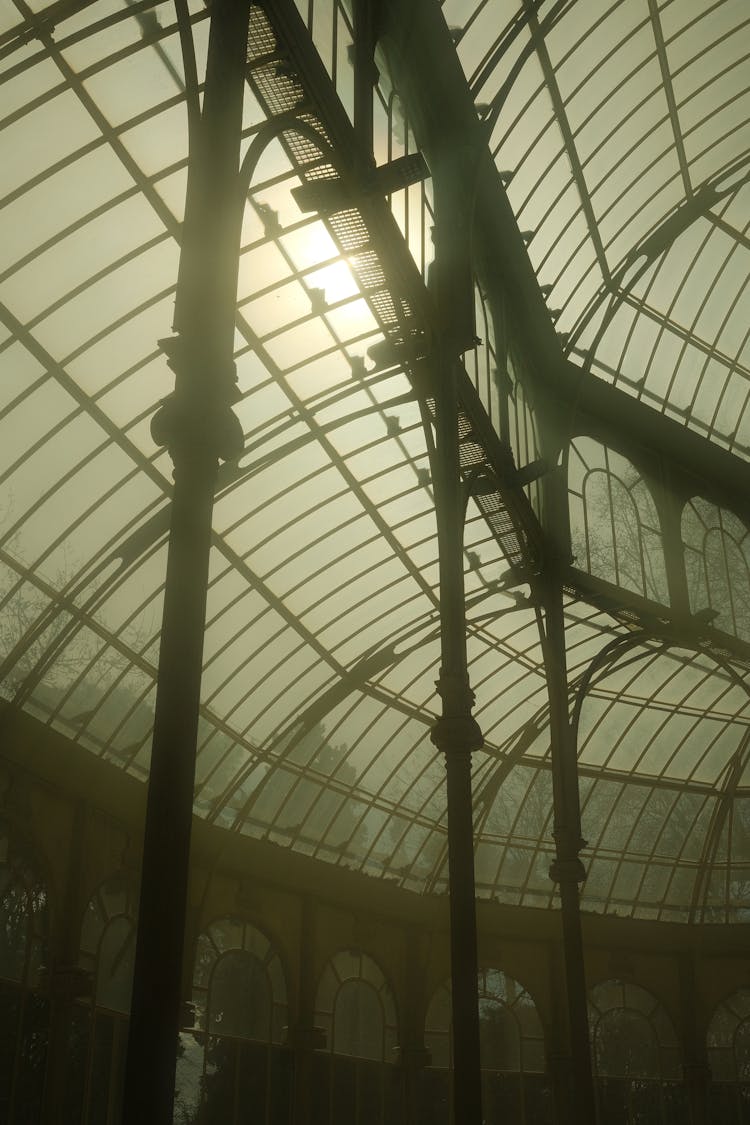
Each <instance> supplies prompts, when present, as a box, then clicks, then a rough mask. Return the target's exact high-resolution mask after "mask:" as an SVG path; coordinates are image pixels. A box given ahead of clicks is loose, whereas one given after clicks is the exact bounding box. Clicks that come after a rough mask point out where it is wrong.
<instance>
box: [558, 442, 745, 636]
mask: <svg viewBox="0 0 750 1125" xmlns="http://www.w3.org/2000/svg"><path fill="white" fill-rule="evenodd" d="M567 467H568V504H569V518H570V536H571V549H572V553H573V557H574V560H575V563H576V565H577V566H579V567H580V568H581V569H583V570H587V571H588V572H589V573H590V574H592V575H594V576H595V577H597V578H602V579H604V580H605V581H607V582H612V583H613V584H614V585H616V586H619V587H620V588H622V589H624V590H630V591H632V592H633V593H635V594H638V595H640V596H641V597H644V598H648V599H649V600H651V601H655V602H659V603H660V604H662V605H669V604H670V600H671V595H670V589H669V585H668V578H667V575H668V568H669V566H670V565H671V566H672V568H673V570H677V571H679V572H680V573H681V575H682V579H683V580H684V596H685V597H686V598H687V602H688V608H689V610H690V612H691V613H698V612H699V611H703V612H704V613H706V614H707V615H708V618H709V619H710V622H711V623H712V624H713V625H714V626H715V627H716V628H718V629H722V630H723V631H724V632H727V633H732V634H734V635H735V636H738V637H741V638H742V639H746V640H750V530H748V528H747V527H745V525H744V524H743V523H742V521H741V520H740V519H739V518H738V517H737V516H735V515H734V514H733V513H732V512H730V511H727V510H726V509H722V508H719V507H718V506H717V505H716V504H713V503H712V502H710V501H708V500H705V499H704V498H702V497H700V496H696V497H693V498H692V499H690V500H688V501H687V502H686V503H685V504H684V506H683V507H682V511H681V512H680V513H678V512H675V526H674V529H672V528H668V527H665V526H664V523H663V520H662V519H661V518H660V514H659V512H658V510H657V506H656V503H655V501H654V498H653V496H652V494H651V491H650V488H649V486H648V485H647V483H646V482H645V480H644V479H643V477H642V476H641V475H640V473H639V471H638V470H637V469H636V468H635V467H634V466H633V465H632V464H631V462H629V461H628V460H627V459H626V458H625V457H623V456H622V455H621V454H620V453H617V452H616V451H615V450H612V449H609V448H608V447H607V446H605V445H602V444H601V443H600V442H597V441H594V440H593V439H592V438H588V437H576V438H574V439H573V440H572V441H571V443H570V446H569V447H568V450H567ZM678 518H679V527H680V530H679V532H678V531H677V520H678ZM681 584H682V583H681Z"/></svg>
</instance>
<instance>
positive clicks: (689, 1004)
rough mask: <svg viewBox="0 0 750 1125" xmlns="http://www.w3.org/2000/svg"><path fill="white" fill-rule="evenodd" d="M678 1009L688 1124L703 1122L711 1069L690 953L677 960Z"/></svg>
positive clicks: (702, 1124) (707, 1113)
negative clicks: (678, 979)
mask: <svg viewBox="0 0 750 1125" xmlns="http://www.w3.org/2000/svg"><path fill="white" fill-rule="evenodd" d="M679 969H680V1008H681V1013H680V1014H681V1021H680V1022H681V1032H682V1034H681V1039H682V1054H683V1060H684V1062H683V1066H682V1075H683V1082H684V1084H685V1091H686V1094H687V1101H688V1112H689V1114H690V1125H707V1123H708V1120H709V1091H710V1086H711V1070H710V1068H709V1065H708V1053H707V1051H706V1028H705V1024H704V1022H703V1021H702V1020H701V1018H700V1003H699V1000H698V974H697V973H696V971H695V970H696V966H695V960H694V954H692V953H687V954H683V955H682V956H681V957H680V959H679Z"/></svg>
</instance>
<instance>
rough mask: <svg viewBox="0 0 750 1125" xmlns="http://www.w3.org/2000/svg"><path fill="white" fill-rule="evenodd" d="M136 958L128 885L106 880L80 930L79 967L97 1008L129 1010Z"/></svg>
mask: <svg viewBox="0 0 750 1125" xmlns="http://www.w3.org/2000/svg"><path fill="white" fill-rule="evenodd" d="M134 957H135V902H134V897H133V890H132V888H131V886H130V884H129V881H128V880H127V879H126V878H125V877H124V876H121V875H117V876H115V877H114V878H112V879H108V880H107V882H106V883H103V884H102V885H101V886H100V887H99V888H98V890H97V891H96V893H95V894H94V895H93V897H92V898H91V901H90V902H89V904H88V906H87V907H86V913H85V915H84V919H83V925H82V927H81V954H80V959H79V960H80V964H81V966H82V968H85V969H88V970H89V971H90V972H91V974H92V977H93V990H94V1000H95V1003H96V1006H97V1008H106V1009H108V1010H110V1011H113V1012H118V1013H120V1014H123V1015H124V1014H127V1012H129V1010H130V992H131V988H132V984H133V959H134Z"/></svg>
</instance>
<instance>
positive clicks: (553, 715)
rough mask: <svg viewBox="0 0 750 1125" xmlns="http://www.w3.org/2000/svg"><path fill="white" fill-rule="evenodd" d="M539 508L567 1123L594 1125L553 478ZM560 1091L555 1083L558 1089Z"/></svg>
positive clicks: (559, 513) (558, 485)
mask: <svg viewBox="0 0 750 1125" xmlns="http://www.w3.org/2000/svg"><path fill="white" fill-rule="evenodd" d="M546 487H547V495H546V508H547V511H548V518H547V526H546V528H545V530H546V532H547V559H546V561H545V569H544V573H543V574H542V575H541V576H540V577H539V579H538V580H537V590H538V592H539V594H540V595H541V600H542V604H543V607H544V633H543V637H542V644H543V650H544V664H545V672H546V676H547V690H548V694H549V715H550V719H549V722H550V754H551V762H552V787H553V800H554V825H555V827H554V839H555V860H554V862H553V863H552V866H551V867H550V878H551V879H553V880H554V881H555V882H556V883H557V884H558V887H559V892H560V908H561V921H562V939H563V956H564V961H565V986H566V989H565V991H566V999H567V1013H568V1034H569V1041H570V1053H571V1078H572V1083H571V1090H572V1097H573V1102H574V1104H573V1106H572V1107H570V1110H569V1114H568V1115H569V1118H570V1120H576V1121H577V1122H579V1123H580V1125H594V1123H595V1121H596V1102H595V1096H594V1081H593V1075H592V1071H591V1050H590V1046H589V1025H588V997H587V989H586V974H585V967H584V958H583V939H582V935H581V914H580V899H579V885H580V884H581V883H582V882H583V880H584V879H585V877H586V871H585V868H584V866H583V864H582V863H581V859H580V851H581V849H582V848H583V847H584V846H585V843H586V841H585V840H583V839H582V837H581V810H580V800H579V793H578V761H577V756H576V746H575V742H574V738H573V731H572V729H571V725H570V714H569V705H568V671H567V659H566V649H565V619H564V615H563V589H562V574H561V571H560V568H559V564H558V560H559V559H560V557H561V555H562V548H561V542H562V534H561V531H560V527H561V524H562V523H563V521H564V517H565V512H566V507H567V494H566V491H565V486H564V482H563V480H562V479H561V478H560V477H559V476H558V474H553V475H552V476H551V477H548V478H547V482H546ZM561 1089H562V1086H561V1084H559V1083H558V1091H560V1090H561Z"/></svg>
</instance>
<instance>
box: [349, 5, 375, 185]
mask: <svg viewBox="0 0 750 1125" xmlns="http://www.w3.org/2000/svg"><path fill="white" fill-rule="evenodd" d="M373 9H374V0H354V131H355V133H356V136H357V141H358V145H359V158H360V160H361V161H362V167H363V170H364V169H365V168H367V167H368V166H371V167H372V166H374V160H373V154H372V145H373V120H372V109H373V91H374V88H375V85H376V83H377V80H378V72H377V69H376V67H375V13H374V10H373Z"/></svg>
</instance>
